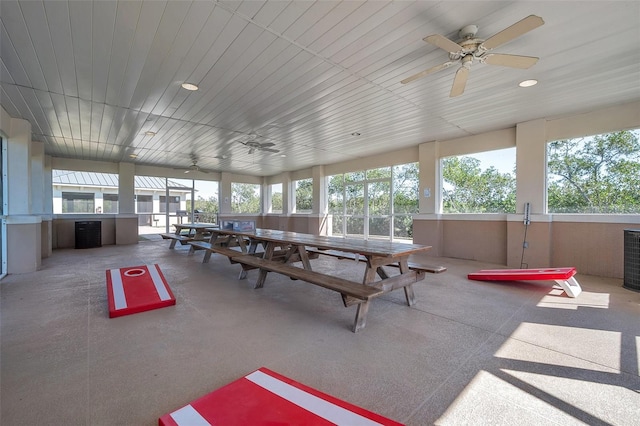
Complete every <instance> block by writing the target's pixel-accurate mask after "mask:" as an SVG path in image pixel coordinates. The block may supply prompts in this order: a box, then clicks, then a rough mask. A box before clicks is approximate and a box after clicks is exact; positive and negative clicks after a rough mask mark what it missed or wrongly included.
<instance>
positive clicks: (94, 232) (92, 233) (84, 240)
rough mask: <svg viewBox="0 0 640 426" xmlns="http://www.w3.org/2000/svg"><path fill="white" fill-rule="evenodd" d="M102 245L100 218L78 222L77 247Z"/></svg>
mask: <svg viewBox="0 0 640 426" xmlns="http://www.w3.org/2000/svg"><path fill="white" fill-rule="evenodd" d="M94 247H102V222H101V221H99V220H92V221H83V222H76V248H77V249H86V248H94Z"/></svg>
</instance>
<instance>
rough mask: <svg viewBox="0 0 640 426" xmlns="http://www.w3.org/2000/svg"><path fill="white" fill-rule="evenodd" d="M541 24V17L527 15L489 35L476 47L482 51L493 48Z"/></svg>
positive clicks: (542, 22)
mask: <svg viewBox="0 0 640 426" xmlns="http://www.w3.org/2000/svg"><path fill="white" fill-rule="evenodd" d="M542 24H544V21H543V20H542V18H541V17H539V16H536V15H529V16H527V17H526V18H524V19H522V20H520V21H518V22H516V23H515V24H513V25H511V26H510V27H507V28H505V29H504V30H502V31H500V32H499V33H497V34H495V35H493V36H491V37H489V38H488V39H487V40H485V42H484V43H482V44H481V45H480V46H478V49H480V50H484V51H487V50H491V49H495V48H496V47H498V46H500V45H502V44H505V43H506V42H508V41H511V40H513V39H514V38H516V37H520V36H521V35H523V34H525V33H528V32H529V31H531V30H535V29H536V28H538V27H539V26H541V25H542Z"/></svg>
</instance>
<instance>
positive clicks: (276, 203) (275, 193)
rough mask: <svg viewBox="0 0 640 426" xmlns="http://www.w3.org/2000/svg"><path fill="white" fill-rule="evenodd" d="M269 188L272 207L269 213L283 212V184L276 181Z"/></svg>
mask: <svg viewBox="0 0 640 426" xmlns="http://www.w3.org/2000/svg"><path fill="white" fill-rule="evenodd" d="M269 188H270V191H269V194H270V195H271V204H270V206H271V208H270V210H269V213H282V206H283V204H282V184H281V183H275V184H273V185H271V186H270V187H269Z"/></svg>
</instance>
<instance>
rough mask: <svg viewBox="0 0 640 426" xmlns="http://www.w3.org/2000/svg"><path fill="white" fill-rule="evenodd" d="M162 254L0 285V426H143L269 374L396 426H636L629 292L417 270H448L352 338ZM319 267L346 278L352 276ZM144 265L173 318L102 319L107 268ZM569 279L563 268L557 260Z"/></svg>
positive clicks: (636, 331)
mask: <svg viewBox="0 0 640 426" xmlns="http://www.w3.org/2000/svg"><path fill="white" fill-rule="evenodd" d="M168 244H169V243H168V242H167V241H153V240H151V241H147V240H144V241H141V242H140V243H139V244H137V245H132V246H106V247H102V248H95V249H85V250H72V249H71V250H56V251H54V253H53V255H52V256H51V257H49V258H47V259H44V261H43V264H42V269H41V270H40V271H38V272H35V273H29V274H23V275H11V276H8V277H6V278H5V279H4V280H2V281H1V282H0V313H1V318H0V319H1V328H0V332H1V353H0V356H1V357H0V373H1V376H0V382H1V383H0V386H1V387H0V398H1V399H0V405H1V411H0V415H1V417H0V424H2V425H3V426H10V425H19V426H23V425H154V424H157V421H158V418H159V417H160V416H161V415H163V414H165V413H167V412H170V411H173V410H175V409H177V408H180V407H181V406H183V405H184V404H186V403H188V402H190V401H192V400H194V399H196V398H198V397H200V396H202V395H204V394H206V393H208V392H210V391H212V390H214V389H217V388H219V387H221V386H223V385H225V384H227V383H229V382H231V381H234V380H236V379H238V378H240V377H242V376H244V375H246V374H248V373H250V372H251V371H253V370H255V369H257V368H259V367H261V366H265V367H267V368H269V369H271V370H274V371H277V372H279V373H281V374H284V375H285V376H288V377H290V378H292V379H294V380H297V381H299V382H302V383H304V384H306V385H309V386H312V387H314V388H316V389H318V390H320V391H323V392H326V393H329V394H332V395H334V396H336V397H338V398H341V399H344V400H347V401H349V402H351V403H354V404H356V405H360V406H362V407H364V408H366V409H369V410H372V411H375V412H378V413H380V414H382V415H384V416H387V417H390V418H392V419H394V420H396V421H399V422H403V423H406V424H408V425H429V424H442V425H459V424H472V425H479V424H490V425H501V424H502V425H514V424H535V425H539V424H562V425H574V424H590V425H605V424H615V425H632V424H634V425H637V424H638V421H639V420H638V419H640V377H639V369H640V366H639V364H640V361H639V359H640V355H639V354H640V293H637V292H634V291H630V290H627V289H625V288H623V287H622V281H621V280H618V279H604V278H598V277H593V276H585V275H578V276H577V278H578V281H579V282H580V283H581V285H582V288H583V293H582V294H581V295H580V296H579V297H578V298H576V299H570V298H568V297H567V296H566V295H565V294H564V293H563V292H562V291H561V290H559V288H554V287H553V286H552V285H551V284H550V283H544V282H538V283H494V282H475V281H468V280H467V279H466V274H467V273H469V272H472V271H475V270H478V269H482V268H488V267H495V266H497V265H490V264H485V263H480V262H472V261H462V260H457V259H446V258H440V259H431V260H430V262H431V263H438V264H443V265H445V266H447V267H448V271H447V272H445V273H443V274H438V275H428V276H427V279H426V280H424V281H422V282H419V283H418V284H416V285H414V288H415V293H416V298H417V304H416V305H415V306H413V307H411V308H409V307H408V306H406V305H405V302H404V294H403V292H402V291H396V292H393V293H391V294H389V295H386V296H385V297H383V298H380V299H377V300H375V301H374V302H373V304H372V306H371V308H370V310H369V316H368V321H367V326H366V328H365V329H364V330H363V331H361V332H359V333H357V334H354V333H352V332H351V331H350V329H351V326H352V323H353V320H354V316H355V309H356V307H355V306H352V307H349V308H344V307H343V306H342V304H341V300H340V296H339V295H338V294H336V293H334V292H331V291H328V290H325V289H322V288H319V287H316V286H313V285H309V284H303V283H300V282H298V281H291V280H289V279H287V278H285V277H282V276H279V275H277V274H270V275H269V277H268V279H267V282H266V285H265V288H263V289H260V290H254V289H253V288H252V283H253V281H254V280H255V276H256V271H252V272H251V273H250V274H249V278H248V280H243V281H238V280H237V275H238V272H239V269H240V267H239V266H238V265H231V264H230V263H229V262H228V261H227V259H226V258H222V257H220V256H219V255H213V256H212V258H211V262H210V263H209V264H202V263H201V260H202V252H199V253H196V254H195V255H191V256H190V255H188V254H187V250H186V247H183V248H179V249H177V250H173V251H172V250H168ZM313 262H314V268H315V269H317V270H323V269H330V270H333V271H335V273H337V274H339V275H341V276H344V277H351V278H353V279H356V280H359V279H360V278H361V276H362V273H363V265H359V264H355V263H354V262H352V261H347V260H336V259H333V258H327V259H318V260H315V261H313ZM152 263H158V264H159V265H160V266H161V268H162V271H163V273H164V275H165V277H166V278H167V280H168V282H169V284H170V286H171V288H172V290H173V292H174V294H175V296H176V299H177V304H176V306H173V307H168V308H163V309H158V310H154V311H149V312H144V313H140V314H135V315H130V316H125V317H120V318H114V319H109V318H108V309H107V299H106V287H105V270H106V269H110V268H120V267H126V266H137V265H143V264H152ZM568 266H570V265H568Z"/></svg>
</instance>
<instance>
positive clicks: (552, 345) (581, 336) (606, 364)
mask: <svg viewBox="0 0 640 426" xmlns="http://www.w3.org/2000/svg"><path fill="white" fill-rule="evenodd" d="M511 338H513V339H517V340H519V341H521V342H526V343H530V344H533V345H536V346H538V347H540V348H543V349H552V350H555V351H558V352H561V353H564V354H567V355H570V356H569V357H561V358H559V359H558V360H557V361H556V362H554V364H555V365H564V366H568V367H570V366H572V365H574V364H573V363H574V362H575V360H573V358H572V357H579V358H581V359H583V360H587V361H591V362H594V363H597V364H602V365H601V366H597V365H595V364H594V366H593V368H595V369H596V370H598V371H610V369H612V368H613V369H616V370H619V369H620V351H621V350H622V335H621V333H620V332H618V331H610V330H598V329H597V325H596V324H594V328H589V325H588V324H584V327H570V326H561V325H554V324H539V323H531V322H523V323H521V324H520V325H519V326H518V327H517V328H516V329H515V330H514V332H513V333H512V334H511ZM509 345H510V340H507V341H506V342H505V344H504V345H502V347H501V348H500V349H499V350H498V351H497V352H496V353H495V355H496V356H498V357H501V358H514V350H513V349H511V348H509ZM603 345H604V347H606V348H607V351H606V352H603V351H602V347H603ZM516 354H519V355H520V356H522V357H524V358H519V357H518V356H516V357H515V359H522V360H524V361H530V360H531V358H529V356H530V354H529V353H528V352H522V351H518V352H516ZM534 359H535V358H534ZM600 367H601V368H602V370H600Z"/></svg>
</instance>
